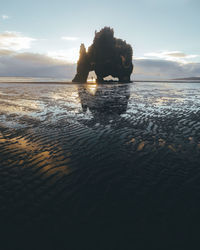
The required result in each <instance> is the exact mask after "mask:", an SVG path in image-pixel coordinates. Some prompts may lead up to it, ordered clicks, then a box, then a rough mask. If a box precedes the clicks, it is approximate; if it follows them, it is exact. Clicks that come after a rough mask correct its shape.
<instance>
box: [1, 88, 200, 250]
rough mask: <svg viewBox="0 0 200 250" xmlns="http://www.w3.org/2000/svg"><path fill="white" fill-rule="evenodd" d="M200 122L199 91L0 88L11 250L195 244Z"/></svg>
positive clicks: (5, 222)
mask: <svg viewBox="0 0 200 250" xmlns="http://www.w3.org/2000/svg"><path fill="white" fill-rule="evenodd" d="M199 115H200V84H199V83H132V84H110V85H109V84H105V85H96V84H83V85H81V84H79V85H78V84H77V85H76V84H68V85H59V84H57V85H47V84H37V85H35V84H20V83H16V84H8V83H1V84H0V159H1V163H0V166H1V168H0V202H1V203H0V204H1V205H0V214H1V219H2V223H1V230H2V235H3V239H4V240H3V243H2V244H5V247H4V249H12V250H13V249H183V248H184V247H186V246H187V247H188V246H190V247H191V245H192V244H196V236H198V227H199V222H200V220H199V219H200V216H199V209H200V199H199V198H200V197H199V196H200V195H199V194H200V193H199V191H200V184H199V183H200V164H199V159H200V119H199ZM10 237H12V241H10V240H9V239H10ZM191 239H192V240H191ZM30 242H31V243H30ZM27 245H28V248H27ZM150 246H151V247H152V248H151V247H150Z"/></svg>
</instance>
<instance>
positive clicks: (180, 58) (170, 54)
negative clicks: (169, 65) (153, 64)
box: [144, 51, 200, 63]
mask: <svg viewBox="0 0 200 250" xmlns="http://www.w3.org/2000/svg"><path fill="white" fill-rule="evenodd" d="M197 57H200V55H193V54H185V53H183V52H181V51H159V52H151V53H146V54H144V58H145V59H163V60H168V61H175V62H180V63H190V62H192V61H191V59H194V58H197Z"/></svg>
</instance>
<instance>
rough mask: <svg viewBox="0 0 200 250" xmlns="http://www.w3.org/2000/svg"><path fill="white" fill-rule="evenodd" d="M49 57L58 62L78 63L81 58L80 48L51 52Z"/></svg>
mask: <svg viewBox="0 0 200 250" xmlns="http://www.w3.org/2000/svg"><path fill="white" fill-rule="evenodd" d="M47 55H48V56H49V57H52V58H54V59H57V60H61V61H65V62H71V63H76V62H77V60H78V58H79V48H70V49H67V50H58V51H49V52H48V53H47Z"/></svg>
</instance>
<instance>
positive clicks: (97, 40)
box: [72, 27, 133, 83]
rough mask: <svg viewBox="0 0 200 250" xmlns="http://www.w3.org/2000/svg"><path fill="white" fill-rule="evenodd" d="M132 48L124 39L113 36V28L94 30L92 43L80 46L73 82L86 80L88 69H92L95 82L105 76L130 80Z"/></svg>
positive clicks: (100, 80) (102, 80)
mask: <svg viewBox="0 0 200 250" xmlns="http://www.w3.org/2000/svg"><path fill="white" fill-rule="evenodd" d="M132 57H133V49H132V47H131V45H130V44H127V43H126V41H124V40H122V39H118V38H115V37H114V30H113V29H111V28H110V27H104V28H103V29H101V30H100V31H99V32H96V31H95V37H94V40H93V44H92V45H91V46H90V47H89V48H88V51H86V48H85V46H84V44H81V47H80V57H79V60H78V62H77V73H76V76H75V77H74V79H73V80H72V81H73V82H83V83H84V82H86V81H87V77H88V74H89V72H90V71H94V72H95V73H96V76H97V82H104V78H105V77H107V76H112V77H117V78H118V79H119V82H130V76H131V73H132V71H133V63H132Z"/></svg>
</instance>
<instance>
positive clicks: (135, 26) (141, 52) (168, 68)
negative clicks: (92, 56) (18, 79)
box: [0, 0, 200, 79]
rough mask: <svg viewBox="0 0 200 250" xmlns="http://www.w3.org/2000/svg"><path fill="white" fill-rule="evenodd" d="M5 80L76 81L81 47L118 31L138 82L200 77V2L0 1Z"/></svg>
mask: <svg viewBox="0 0 200 250" xmlns="http://www.w3.org/2000/svg"><path fill="white" fill-rule="evenodd" d="M0 4H1V9H0V76H26V77H27V76H30V77H60V78H67V79H71V78H73V76H74V74H75V70H76V61H77V59H78V55H79V47H80V44H81V43H84V44H85V45H86V47H88V46H89V45H90V44H91V43H92V41H93V38H94V32H95V30H100V29H101V28H103V27H104V26H110V27H112V28H114V31H115V36H116V37H117V38H122V39H124V40H126V41H127V42H128V43H129V44H131V45H132V47H133V51H134V56H133V63H134V71H133V76H132V78H134V79H171V78H179V77H191V76H200V32H199V27H200V17H199V10H200V1H199V0H166V1H165V0H123V1H116V0H101V1H95V0H73V1H68V0H56V1H55V0H54V1H53V0H16V1H15V0H0Z"/></svg>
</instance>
